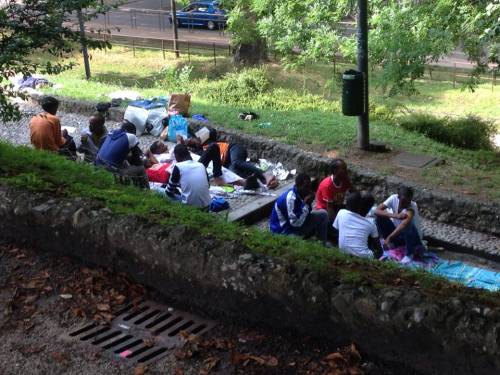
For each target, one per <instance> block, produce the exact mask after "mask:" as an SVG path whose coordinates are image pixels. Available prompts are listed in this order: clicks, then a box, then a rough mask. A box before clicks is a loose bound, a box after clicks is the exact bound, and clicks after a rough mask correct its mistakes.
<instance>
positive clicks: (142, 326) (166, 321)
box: [69, 302, 215, 365]
mask: <svg viewBox="0 0 500 375" xmlns="http://www.w3.org/2000/svg"><path fill="white" fill-rule="evenodd" d="M214 326H215V322H212V321H209V320H205V319H202V318H200V317H198V316H195V315H192V314H189V313H186V312H182V311H177V310H175V309H173V308H170V307H166V306H164V305H160V304H158V303H155V302H143V303H141V304H139V305H136V306H134V305H128V306H126V307H125V308H124V309H122V310H121V311H120V312H119V313H118V315H117V317H116V318H115V319H114V320H113V321H112V322H111V324H109V325H100V324H96V323H91V324H88V325H86V326H83V327H80V328H78V329H76V330H74V331H73V332H71V333H70V334H69V336H70V337H71V338H75V339H78V340H80V341H82V342H85V343H88V344H90V345H93V346H95V347H99V348H100V349H102V350H103V352H104V353H106V354H108V355H109V356H111V357H112V358H115V359H119V360H123V361H126V362H127V363H128V364H130V365H136V364H149V363H151V362H154V361H157V360H159V359H161V358H163V357H164V356H166V355H167V354H168V350H169V349H172V348H175V347H180V346H182V344H183V340H182V338H181V335H180V333H181V332H186V333H188V334H194V335H202V334H204V333H206V332H207V331H209V330H210V329H212V328H213V327H214Z"/></svg>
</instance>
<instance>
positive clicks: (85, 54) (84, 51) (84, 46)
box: [77, 9, 90, 80]
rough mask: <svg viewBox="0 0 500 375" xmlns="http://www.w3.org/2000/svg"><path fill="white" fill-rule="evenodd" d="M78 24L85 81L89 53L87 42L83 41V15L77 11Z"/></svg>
mask: <svg viewBox="0 0 500 375" xmlns="http://www.w3.org/2000/svg"><path fill="white" fill-rule="evenodd" d="M77 15H78V23H79V24H80V43H81V45H82V54H83V64H84V65H85V77H86V78H87V80H89V79H90V62H89V53H88V50H87V42H86V41H85V24H84V22H83V14H82V10H81V9H80V10H78V12H77Z"/></svg>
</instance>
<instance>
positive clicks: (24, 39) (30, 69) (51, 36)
mask: <svg viewBox="0 0 500 375" xmlns="http://www.w3.org/2000/svg"><path fill="white" fill-rule="evenodd" d="M82 9H85V12H84V15H83V18H84V20H87V19H91V18H93V17H95V16H96V15H97V14H98V13H102V12H104V11H105V10H107V9H109V6H105V5H102V2H101V1H100V0H24V1H23V2H22V3H19V2H17V1H15V0H8V1H6V2H4V3H3V5H0V118H1V119H3V120H9V119H13V118H18V117H19V110H18V107H17V106H16V105H15V104H13V103H12V102H11V100H10V99H12V98H14V97H16V96H19V94H18V93H17V92H14V91H13V86H12V84H10V82H9V78H11V77H13V76H15V75H16V74H22V75H23V76H30V75H32V74H34V73H42V74H57V73H60V72H62V71H64V70H67V69H69V68H71V67H72V66H73V65H72V64H71V63H63V62H61V61H62V60H60V59H59V58H60V57H63V56H66V55H68V54H70V53H71V52H73V51H75V50H77V49H79V48H80V47H79V44H78V42H80V41H81V40H80V34H79V32H78V27H77V22H78V21H77V18H76V12H77V11H81V10H82ZM101 31H102V30H98V32H101ZM81 42H83V43H85V44H86V45H87V47H89V48H105V47H109V44H108V43H105V42H101V41H94V40H90V39H84V40H83V41H81ZM42 53H44V54H47V53H48V54H50V55H52V56H53V57H54V59H53V61H50V60H49V61H47V60H43V61H42V60H41V59H40V60H38V59H37V58H36V56H37V54H42Z"/></svg>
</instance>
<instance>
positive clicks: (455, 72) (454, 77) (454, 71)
mask: <svg viewBox="0 0 500 375" xmlns="http://www.w3.org/2000/svg"><path fill="white" fill-rule="evenodd" d="M456 80H457V63H454V64H453V88H455V82H456Z"/></svg>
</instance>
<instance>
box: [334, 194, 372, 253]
mask: <svg viewBox="0 0 500 375" xmlns="http://www.w3.org/2000/svg"><path fill="white" fill-rule="evenodd" d="M374 202H375V199H374V198H373V195H371V194H370V193H368V192H363V193H361V194H360V193H359V192H352V193H350V194H349V195H348V196H347V199H346V207H347V209H341V210H339V212H338V214H337V216H336V218H335V221H334V222H333V227H334V228H335V229H337V230H338V231H339V248H340V250H341V251H343V252H346V253H348V254H351V255H354V256H358V257H363V258H374V257H378V256H379V255H380V244H379V241H378V232H377V227H376V226H375V224H374V223H373V222H372V221H371V220H369V219H367V218H366V217H365V216H366V215H367V214H368V212H369V211H370V209H371V207H372V206H373V203H374ZM370 238H371V239H373V243H374V244H377V243H378V244H379V245H378V247H374V249H376V251H375V252H374V251H373V250H372V249H370V246H369V239H370Z"/></svg>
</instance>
